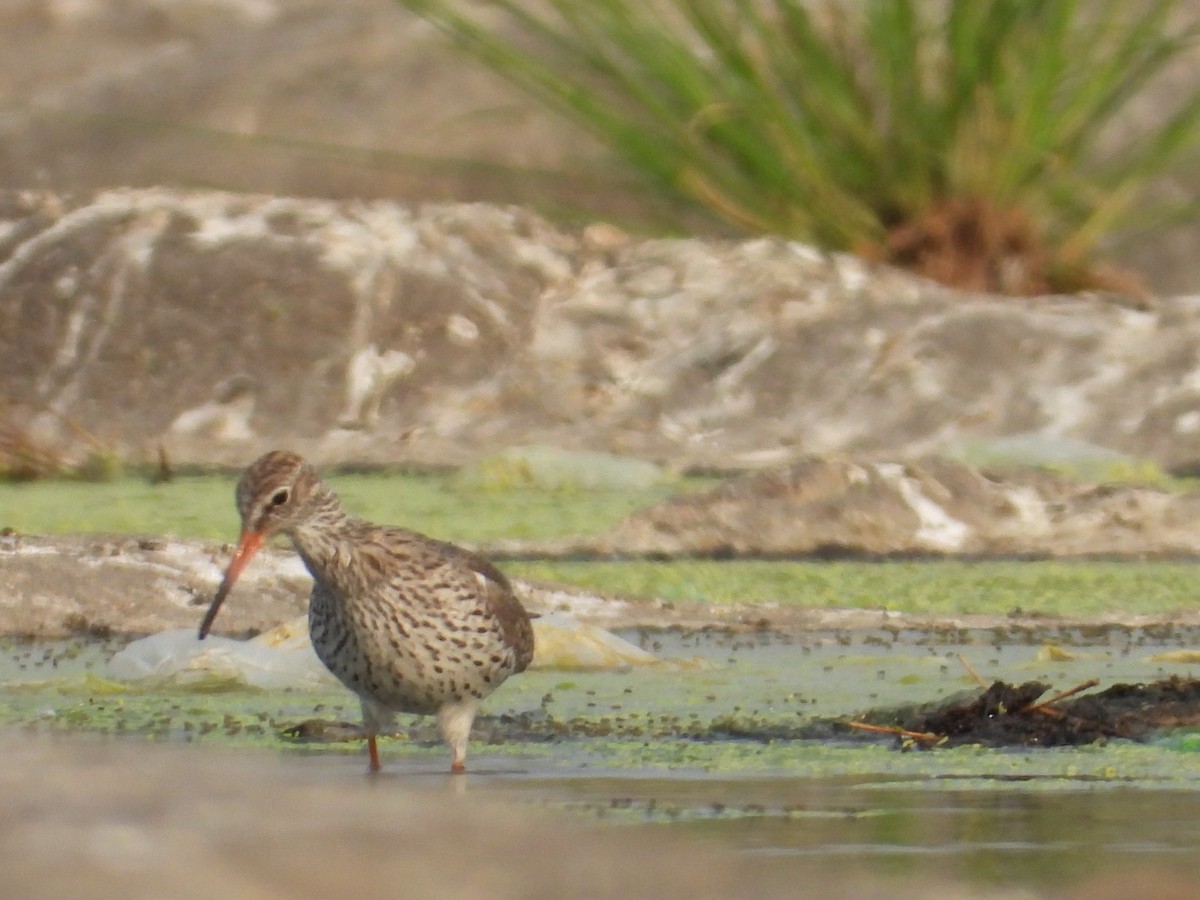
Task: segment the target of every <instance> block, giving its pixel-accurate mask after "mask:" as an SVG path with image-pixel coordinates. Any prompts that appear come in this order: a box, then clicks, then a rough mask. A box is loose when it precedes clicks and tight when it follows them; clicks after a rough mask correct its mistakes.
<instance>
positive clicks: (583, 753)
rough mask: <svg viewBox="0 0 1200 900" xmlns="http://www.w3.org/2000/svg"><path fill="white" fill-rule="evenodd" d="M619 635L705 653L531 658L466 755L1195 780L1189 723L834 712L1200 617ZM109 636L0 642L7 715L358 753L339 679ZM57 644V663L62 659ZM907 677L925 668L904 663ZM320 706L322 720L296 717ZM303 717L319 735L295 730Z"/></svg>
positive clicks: (549, 765)
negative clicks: (900, 734) (133, 674)
mask: <svg viewBox="0 0 1200 900" xmlns="http://www.w3.org/2000/svg"><path fill="white" fill-rule="evenodd" d="M626 636H627V637H628V638H630V639H633V640H635V641H637V642H639V643H641V644H642V645H643V646H646V647H647V648H649V647H654V646H657V648H658V652H659V653H660V654H662V655H663V656H665V657H667V658H692V657H695V656H699V657H701V658H703V659H705V660H706V661H707V662H708V665H707V666H705V667H702V668H670V669H657V668H649V669H641V668H639V669H630V670H628V671H610V672H576V673H572V675H571V677H570V678H563V677H562V673H560V672H555V671H531V672H527V673H525V674H523V675H522V676H520V677H519V678H514V679H512V680H511V681H509V682H508V683H506V684H505V685H504V687H503V688H502V690H500V691H498V692H497V693H496V694H495V695H493V696H492V697H491V698H489V699H488V701H487V702H486V703H485V705H484V707H483V714H482V715H481V717H480V719H479V721H478V724H477V727H476V729H475V733H474V735H473V747H474V749H473V754H474V755H475V756H477V757H483V758H484V759H488V760H493V761H494V760H499V759H508V760H510V761H513V762H514V763H515V764H519V765H533V766H534V767H535V768H536V769H538V770H540V771H575V770H579V769H582V768H587V769H589V770H594V771H631V770H637V771H660V772H664V773H693V774H695V773H704V774H705V775H706V776H714V777H715V776H720V777H742V776H745V775H748V774H764V773H769V774H774V775H787V776H789V777H798V778H815V777H840V778H850V777H855V778H859V777H861V778H873V779H880V778H886V779H891V778H906V779H915V780H930V781H937V782H942V781H949V780H953V781H955V782H956V783H958V787H959V788H960V789H965V787H966V786H968V784H969V783H972V782H973V783H977V784H979V785H986V784H998V785H1001V786H1003V787H1005V788H1007V789H1015V790H1028V789H1040V788H1044V787H1047V786H1050V785H1057V786H1058V787H1059V788H1063V787H1071V786H1072V785H1074V784H1076V783H1079V782H1083V781H1087V782H1096V783H1100V782H1103V783H1112V784H1119V783H1136V784H1141V785H1154V784H1159V785H1163V784H1167V785H1170V786H1172V787H1173V788H1176V789H1185V788H1186V789H1188V790H1200V751H1198V750H1197V747H1198V746H1200V742H1197V741H1196V740H1195V737H1194V733H1193V732H1179V733H1167V734H1166V735H1165V736H1164V737H1163V738H1162V739H1161V740H1160V741H1159V742H1155V743H1152V744H1150V745H1136V744H1128V743H1123V742H1116V741H1114V742H1110V743H1109V744H1107V745H1105V746H1096V747H1085V748H1073V749H1057V750H1043V749H1034V750H1029V749H1020V750H1014V751H995V750H983V749H978V748H956V749H953V750H949V749H940V750H936V751H931V752H916V753H901V752H898V751H897V750H896V749H895V746H896V745H895V742H894V741H893V740H891V739H887V738H878V737H874V736H867V735H857V734H855V735H851V734H849V733H848V732H847V730H846V729H845V728H844V727H842V728H841V729H840V730H839V729H837V728H832V727H831V726H830V724H829V723H830V722H831V721H841V720H844V719H846V718H848V717H850V718H856V717H861V716H866V715H868V714H871V713H873V714H874V715H875V717H876V719H875V720H878V719H879V717H882V718H883V719H886V717H887V712H886V710H887V709H888V708H889V707H892V706H899V705H902V704H910V703H913V702H916V701H922V700H924V701H937V700H943V699H945V698H947V697H950V696H954V695H957V694H959V693H960V692H964V691H967V692H969V691H972V690H975V688H974V687H973V681H972V679H971V677H970V676H969V675H968V674H967V672H966V669H965V667H964V666H963V664H962V662H960V661H959V657H960V656H961V657H962V658H963V659H965V660H967V661H968V662H969V663H970V665H971V666H972V668H974V669H975V670H976V671H978V672H980V673H981V674H982V675H983V677H985V678H986V679H987V680H989V681H990V680H993V679H1005V680H1019V679H1023V678H1025V677H1036V678H1039V679H1044V680H1046V681H1047V682H1049V683H1052V684H1055V685H1057V686H1059V687H1069V686H1073V685H1074V684H1078V683H1080V682H1082V681H1083V680H1085V679H1087V678H1091V677H1096V676H1099V677H1101V678H1102V680H1103V681H1104V683H1105V684H1111V683H1114V682H1116V681H1145V680H1151V679H1155V678H1158V677H1163V675H1164V674H1181V675H1186V674H1188V673H1189V672H1190V671H1191V667H1189V666H1188V665H1185V664H1180V665H1174V666H1172V665H1169V664H1165V663H1161V662H1156V661H1155V658H1156V656H1157V655H1158V654H1161V653H1162V651H1163V650H1164V649H1165V648H1169V647H1173V646H1177V645H1179V644H1184V643H1189V642H1193V641H1195V640H1196V639H1197V637H1200V635H1197V634H1196V633H1195V631H1194V630H1179V631H1177V632H1174V633H1171V634H1170V635H1168V634H1165V633H1158V632H1156V633H1155V634H1154V635H1153V636H1149V637H1148V636H1147V635H1146V634H1145V633H1142V632H1140V631H1138V630H1129V629H1126V630H1113V631H1106V632H1102V633H1084V632H1083V631H1079V630H1077V631H1075V632H1074V633H1073V634H1072V633H1070V632H1067V631H1058V632H1056V633H1055V634H1054V638H1055V640H1056V642H1058V643H1060V644H1065V643H1068V642H1069V641H1071V640H1073V641H1074V644H1075V645H1076V646H1079V647H1082V648H1084V649H1086V651H1087V652H1082V653H1078V654H1073V655H1071V656H1069V657H1066V658H1056V659H1052V660H1050V659H1044V658H1042V657H1041V654H1040V651H1041V645H1040V644H1039V643H1038V642H1037V641H1036V640H1034V639H1033V638H1032V636H1030V635H1028V634H1027V633H1024V632H1017V633H1014V634H1010V635H1008V638H1009V639H1008V640H1007V641H1006V642H1003V643H1002V642H1000V640H999V638H998V637H997V635H996V634H995V633H994V632H993V631H991V630H987V631H975V632H971V633H967V634H965V635H960V640H959V641H958V642H957V643H945V642H944V641H943V639H942V638H941V637H939V636H934V635H928V634H924V633H922V632H908V633H897V634H893V633H891V632H888V631H879V632H875V633H849V632H815V633H809V634H804V635H795V634H783V633H761V634H755V635H736V634H716V633H704V634H694V633H684V632H655V631H643V632H640V633H638V632H633V633H629V634H627V635H626ZM116 643H117V642H115V641H113V642H109V643H108V644H107V645H106V646H105V647H104V648H103V649H99V648H91V649H87V648H85V649H84V650H82V651H80V650H78V648H77V644H76V642H60V643H59V644H58V645H56V646H52V647H49V648H45V647H42V646H31V645H26V644H20V643H16V642H8V644H6V645H0V651H2V652H0V727H16V728H20V729H24V730H27V731H31V732H34V733H47V734H57V733H86V734H93V735H106V736H125V737H131V738H136V739H149V740H159V741H174V742H182V743H207V744H213V745H220V746H233V747H254V748H260V749H271V750H274V751H275V752H285V753H315V754H335V755H340V754H361V753H362V746H361V735H360V734H359V733H358V732H357V730H356V727H355V726H356V725H357V723H358V718H359V710H358V705H357V702H356V701H354V700H353V698H352V697H351V696H350V695H349V694H348V693H347V692H345V691H343V690H341V689H340V688H337V687H336V686H331V687H330V688H328V689H322V690H318V691H308V690H305V691H298V690H278V691H262V690H246V689H238V690H225V691H220V692H212V691H208V690H197V689H188V688H186V687H177V688H174V689H171V690H165V689H163V688H161V687H159V686H155V685H153V684H150V685H144V684H128V685H122V684H120V683H118V682H113V681H112V680H111V679H109V678H107V677H106V676H105V674H104V671H103V663H104V660H105V658H106V657H107V656H110V655H111V653H112V652H114V647H115V646H116ZM1131 648H1133V649H1131ZM47 649H48V650H49V651H50V652H49V655H47ZM58 655H61V656H62V657H63V659H64V661H63V662H61V663H60V664H58V665H55V660H56V659H57V658H58ZM20 659H33V660H35V663H34V664H33V666H32V671H31V670H30V669H28V668H27V669H25V670H22V669H19V668H18V661H19V660H20ZM27 665H28V664H27ZM913 675H917V676H918V677H919V681H918V682H916V683H914V681H913V679H912V678H911V677H908V676H913ZM313 721H316V722H319V723H323V725H324V726H326V727H325V728H322V729H316V730H315V732H314V730H312V729H304V728H302V727H300V726H303V725H304V724H305V723H310V722H313ZM336 723H347V725H348V727H345V728H342V727H341V726H338V725H337V724H336ZM306 731H307V732H308V733H318V734H321V735H323V737H322V738H321V739H317V740H306V739H304V737H303V734H304V733H305V732H306ZM330 735H332V738H331V737H330ZM383 751H384V753H385V754H386V756H387V757H388V758H390V759H393V760H395V761H397V763H398V764H404V761H406V760H408V761H412V762H416V763H420V764H434V765H435V766H440V764H441V762H443V761H444V760H443V757H444V755H445V750H444V748H442V747H441V744H440V741H439V739H438V736H437V734H436V730H435V728H434V725H433V723H432V721H429V720H426V719H414V718H412V717H403V716H402V717H399V727H398V728H397V730H396V732H395V734H394V735H393V736H390V737H388V738H386V739H385V740H384V741H383ZM492 764H493V765H495V764H496V763H495V762H493V763H492Z"/></svg>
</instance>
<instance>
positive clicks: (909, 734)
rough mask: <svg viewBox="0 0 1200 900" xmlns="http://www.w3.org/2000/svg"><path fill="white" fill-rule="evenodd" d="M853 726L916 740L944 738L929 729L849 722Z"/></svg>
mask: <svg viewBox="0 0 1200 900" xmlns="http://www.w3.org/2000/svg"><path fill="white" fill-rule="evenodd" d="M846 724H847V725H848V726H849V727H851V728H857V729H858V730H859V731H871V732H874V733H876V734H891V735H895V736H896V737H906V738H912V739H913V740H914V741H925V742H927V743H930V744H933V743H936V742H938V741H940V740H941V739H942V736H941V735H940V734H932V733H930V732H928V731H908V730H906V729H904V728H896V727H895V726H894V725H872V724H871V723H869V722H847V723H846Z"/></svg>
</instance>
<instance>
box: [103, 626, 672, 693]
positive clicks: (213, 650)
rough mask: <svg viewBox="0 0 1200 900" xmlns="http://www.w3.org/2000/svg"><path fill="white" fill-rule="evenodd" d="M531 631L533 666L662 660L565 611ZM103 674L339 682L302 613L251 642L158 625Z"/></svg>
mask: <svg viewBox="0 0 1200 900" xmlns="http://www.w3.org/2000/svg"><path fill="white" fill-rule="evenodd" d="M533 630H534V639H535V646H536V652H535V654H534V659H533V665H532V668H535V669H564V670H572V671H578V670H607V669H626V668H630V667H632V666H645V665H655V664H658V663H659V662H660V660H659V659H658V658H657V657H656V656H654V654H652V653H648V652H647V651H645V650H643V649H641V648H640V647H638V646H636V645H634V644H631V643H630V642H629V641H627V640H625V639H623V638H620V637H618V636H617V635H615V634H613V633H612V632H611V631H605V630H604V629H603V628H599V627H597V626H595V625H588V624H585V623H583V622H580V621H579V620H578V619H576V618H574V617H573V616H570V615H567V614H566V613H559V612H555V613H550V614H549V615H544V616H540V617H539V618H537V619H534V622H533ZM108 676H109V677H110V678H113V679H115V680H117V681H125V682H142V681H145V682H152V683H156V684H173V685H178V686H186V687H190V688H193V689H197V690H219V689H222V688H230V689H232V688H236V687H255V688H263V689H281V688H298V689H319V688H323V687H328V686H330V685H332V684H336V683H337V682H336V680H335V679H334V677H333V676H332V675H331V674H330V673H329V672H328V670H326V668H325V667H324V666H323V665H322V664H321V661H320V660H319V659H317V654H316V653H315V652H314V651H313V648H312V644H311V643H309V640H308V621H307V618H306V617H303V616H302V617H300V618H298V619H294V620H292V621H290V622H285V623H284V624H283V625H280V626H279V627H277V628H273V629H271V630H270V631H267V632H264V633H263V634H260V635H259V636H258V637H256V638H254V639H253V640H249V641H235V640H231V639H229V638H223V637H216V636H212V635H210V636H209V637H208V638H206V639H205V640H203V641H201V640H198V639H197V638H196V632H195V631H194V630H193V629H173V630H171V631H163V632H159V633H158V634H153V635H150V636H149V637H146V638H142V639H140V640H137V641H134V642H133V643H131V644H129V645H128V646H127V647H125V649H123V650H121V651H120V652H119V653H117V654H116V655H115V656H114V657H113V658H112V659H111V660H110V661H109V663H108Z"/></svg>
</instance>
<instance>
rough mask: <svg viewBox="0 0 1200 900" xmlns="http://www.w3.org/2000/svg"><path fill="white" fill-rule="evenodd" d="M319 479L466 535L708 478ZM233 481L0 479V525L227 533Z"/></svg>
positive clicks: (540, 524) (595, 519)
mask: <svg viewBox="0 0 1200 900" xmlns="http://www.w3.org/2000/svg"><path fill="white" fill-rule="evenodd" d="M328 480H329V483H330V484H331V485H332V486H333V487H334V489H335V490H337V492H338V493H339V494H340V495H341V497H342V500H343V501H344V502H345V504H346V506H347V508H348V509H351V510H353V511H354V512H355V513H356V514H358V515H361V516H364V517H366V518H369V519H373V520H375V521H379V522H394V523H397V524H402V525H405V526H407V527H409V528H414V529H416V530H417V531H423V532H426V533H428V534H432V535H435V536H437V537H441V538H444V539H447V540H470V541H485V540H492V539H496V538H517V539H528V540H538V539H543V538H550V537H558V536H562V535H568V534H579V535H588V534H596V533H599V532H600V531H603V530H604V529H606V528H608V527H610V526H612V525H614V524H616V523H617V522H618V521H620V520H621V519H622V518H624V517H625V516H627V515H629V513H631V512H633V511H634V510H636V509H638V508H640V507H642V506H645V505H647V504H650V503H655V502H657V501H660V500H663V499H665V498H667V497H669V496H672V495H674V494H677V493H680V492H683V491H691V490H698V489H701V488H704V487H707V486H710V485H711V484H712V483H713V480H712V479H702V478H693V479H683V480H681V481H680V482H678V483H674V484H658V485H652V486H648V487H644V488H622V489H610V490H594V491H584V490H559V491H556V490H507V491H499V490H494V491H482V492H464V491H461V490H458V489H457V488H456V487H455V481H454V478H453V476H451V475H442V474H422V475H409V474H404V473H399V472H386V471H380V472H365V473H341V474H339V473H336V472H335V473H333V474H331V475H330V476H329V478H328ZM236 482H237V476H236V475H234V474H213V475H193V476H181V477H178V478H175V479H174V480H172V481H170V482H167V483H162V484H151V483H150V482H149V481H147V480H146V479H139V478H121V479H117V480H114V481H107V482H96V483H93V482H81V481H53V480H45V481H32V482H6V483H0V528H4V527H7V528H12V529H15V530H16V531H18V532H22V533H28V534H56V533H58V534H61V533H75V532H104V533H116V534H124V533H131V534H157V535H174V536H176V537H181V538H189V537H190V538H210V539H226V540H228V539H232V538H233V537H236V535H237V529H238V521H237V511H236V509H235V508H234V503H233V492H234V485H235V484H236Z"/></svg>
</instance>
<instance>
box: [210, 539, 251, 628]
mask: <svg viewBox="0 0 1200 900" xmlns="http://www.w3.org/2000/svg"><path fill="white" fill-rule="evenodd" d="M265 540H266V535H265V534H263V533H262V532H261V531H243V532H242V537H241V539H240V540H239V541H238V545H237V550H236V551H235V552H234V554H233V560H232V561H231V562H230V563H229V568H228V569H226V570H225V577H224V578H222V579H221V586H220V587H219V588H217V595H216V596H215V597H213V602H212V603H211V604H210V605H209V607H208V612H207V613H205V614H204V621H203V622H201V623H200V640H204V638H205V637H207V636H208V631H209V629H210V628H212V623H213V620H214V619H216V617H217V612H218V611H219V610H220V609H221V604H222V603H224V602H225V598H226V597H227V596H229V592H230V591H231V590H232V589H233V583H234V582H235V581H237V580H238V576H239V575H241V574H242V569H244V568H246V564H247V563H248V562H250V559H251V557H253V556H254V554H255V553H257V552H258V551H259V550H260V549H262V545H263V542H264V541H265Z"/></svg>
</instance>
